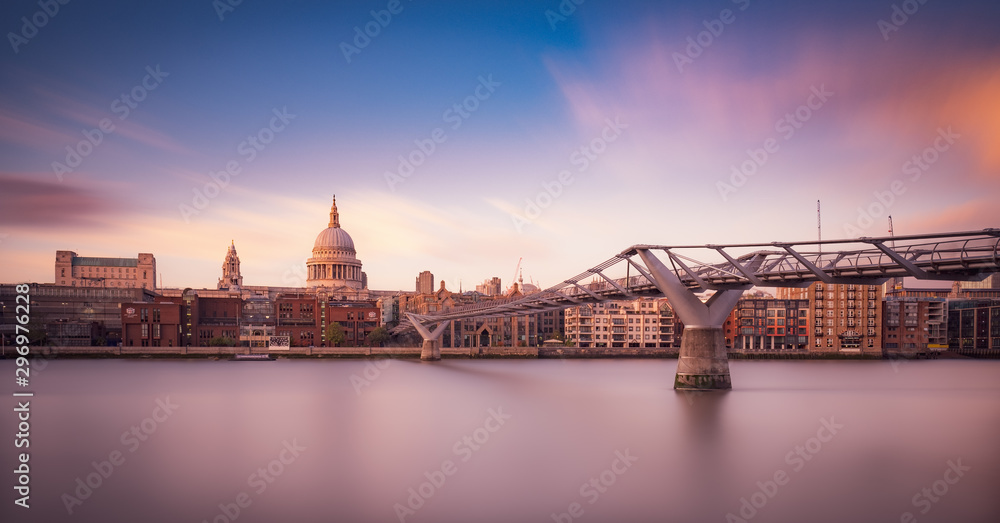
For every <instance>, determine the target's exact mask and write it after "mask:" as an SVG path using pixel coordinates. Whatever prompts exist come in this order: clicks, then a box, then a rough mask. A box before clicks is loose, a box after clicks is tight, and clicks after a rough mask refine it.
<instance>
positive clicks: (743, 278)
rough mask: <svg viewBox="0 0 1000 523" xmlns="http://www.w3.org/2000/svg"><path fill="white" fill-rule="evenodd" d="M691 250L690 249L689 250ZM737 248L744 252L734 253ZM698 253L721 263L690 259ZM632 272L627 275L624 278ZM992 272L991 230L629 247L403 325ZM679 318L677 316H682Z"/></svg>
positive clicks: (999, 241) (998, 260)
mask: <svg viewBox="0 0 1000 523" xmlns="http://www.w3.org/2000/svg"><path fill="white" fill-rule="evenodd" d="M692 251H698V252H695V254H691V252H692ZM741 251H743V252H745V251H749V252H745V253H744V254H737V253H739V252H741ZM699 252H700V254H699ZM706 256H709V257H713V258H716V259H720V258H721V260H722V261H715V262H705V261H700V260H699V259H698V258H705V257H706ZM636 258H639V259H638V260H637V259H636ZM661 258H662V261H661ZM622 265H624V269H625V271H626V274H627V276H626V277H624V278H613V277H610V276H608V274H609V273H612V270H617V271H618V272H621V270H622ZM633 271H634V273H635V275H631V274H632V273H633ZM997 271H1000V229H997V228H990V229H984V230H982V231H970V232H955V233H938V234H918V235H910V236H896V237H879V238H869V237H865V238H858V239H854V240H826V241H821V242H817V241H805V242H772V243H742V244H729V245H711V244H710V245H675V246H669V245H633V246H631V247H629V248H628V249H625V250H624V251H622V252H621V253H619V254H617V255H615V256H614V257H612V258H610V259H608V260H606V261H604V262H602V263H600V264H598V265H596V266H594V267H591V268H590V269H587V270H586V271H584V272H582V273H580V274H577V275H576V276H573V277H571V278H568V279H566V280H564V281H562V282H561V283H559V284H557V285H553V286H552V287H549V288H547V289H544V290H542V291H539V292H534V293H531V294H527V295H522V296H517V297H512V298H501V299H494V300H487V301H483V302H481V303H474V304H471V305H465V306H460V307H455V308H453V309H449V310H447V311H444V312H441V313H436V314H424V315H420V314H408V315H407V316H408V317H409V319H410V322H413V321H414V320H416V321H418V322H420V323H424V324H432V323H437V322H440V321H447V320H457V319H463V318H472V317H479V318H489V317H509V316H521V315H526V314H535V313H538V312H543V311H549V310H557V309H564V308H567V307H575V306H578V305H585V304H591V303H601V302H607V301H611V300H632V299H636V298H639V297H644V296H663V295H667V297H668V298H669V299H671V305H680V303H676V304H675V302H676V301H677V298H679V296H678V295H677V291H678V290H679V287H676V286H675V285H677V284H679V285H680V286H682V287H683V288H684V289H687V291H688V293H687V294H688V295H689V296H692V297H694V296H695V294H696V293H713V294H719V295H720V296H716V297H715V299H714V301H718V298H721V295H722V294H728V295H732V294H735V293H726V292H720V291H728V290H733V291H735V290H740V291H742V290H745V289H749V288H750V287H753V286H757V287H806V286H808V285H810V284H812V283H814V282H823V283H829V284H840V283H847V284H862V285H875V284H881V283H883V282H885V281H887V280H889V279H891V278H895V277H906V276H912V277H914V278H918V279H923V280H961V281H977V280H981V279H983V278H985V277H986V276H988V275H989V274H990V273H993V272H997ZM668 281H669V283H668ZM670 284H673V285H670ZM667 285H669V286H672V287H674V289H673V292H668V290H667V289H666V288H665V286H667ZM684 299H686V298H684ZM712 301H713V298H709V299H708V302H706V303H709V304H711V302H712ZM723 301H726V302H729V301H733V300H731V299H727V300H723ZM732 304H733V305H734V304H735V301H733V303H732ZM726 305H727V307H721V308H729V309H731V308H732V307H731V306H730V305H731V304H729V303H726ZM678 312H680V311H678ZM726 314H728V310H727V311H726ZM713 316H716V315H715V314H713ZM681 319H682V320H684V318H683V315H682V318H681ZM713 319H714V318H713ZM712 323H715V322H714V321H712ZM411 328H413V325H412V324H411V323H403V324H401V325H400V326H399V327H397V328H396V329H395V330H394V332H396V333H398V332H402V331H405V330H409V329H411Z"/></svg>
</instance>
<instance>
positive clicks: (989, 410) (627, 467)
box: [0, 360, 1000, 523]
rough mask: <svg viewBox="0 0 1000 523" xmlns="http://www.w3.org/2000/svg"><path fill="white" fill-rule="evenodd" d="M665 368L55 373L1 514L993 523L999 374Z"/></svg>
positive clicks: (116, 364) (551, 363) (922, 369)
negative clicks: (28, 504) (708, 386)
mask: <svg viewBox="0 0 1000 523" xmlns="http://www.w3.org/2000/svg"><path fill="white" fill-rule="evenodd" d="M675 365H676V361H673V360H490V361H473V360H445V361H443V362H440V363H434V364H427V363H421V362H417V361H412V360H409V361H407V360H404V361H387V362H379V365H378V366H376V365H374V364H373V363H372V362H369V361H364V360H352V361H276V362H271V363H234V362H210V361H55V362H53V363H52V364H50V366H49V367H48V368H47V369H46V370H45V371H44V372H43V373H40V374H39V375H38V376H37V377H35V379H34V383H33V384H34V385H35V386H36V387H37V389H36V390H37V392H38V396H37V397H36V398H34V399H33V400H32V401H33V403H32V440H31V444H32V447H31V451H32V457H31V467H32V497H31V500H32V505H33V506H32V508H31V509H30V510H27V511H25V510H23V509H18V510H14V509H13V508H12V504H11V503H10V501H9V500H8V501H7V502H5V503H4V504H3V505H2V507H3V508H0V519H2V520H3V521H39V522H41V521H45V522H49V521H53V522H57V521H101V522H107V521H164V522H167V521H169V522H178V521H192V522H201V521H220V522H222V521H227V520H229V521H231V520H233V516H234V515H235V520H236V521H240V522H244V521H246V522H258V521H259V522H274V521H359V522H364V521H385V522H392V521H400V516H402V518H403V520H404V521H406V522H415V523H419V522H422V521H427V522H432V521H433V522H438V521H442V522H449V521H456V522H458V521H470V520H474V521H485V522H488V521H554V520H558V521H567V519H566V518H570V519H569V520H572V521H592V522H603V521H726V520H727V515H728V514H732V515H733V517H734V518H742V519H746V520H748V521H749V520H754V521H838V522H840V521H899V520H900V517H901V515H903V514H904V513H905V512H907V511H910V512H913V513H914V515H915V517H916V518H917V519H919V520H920V521H973V522H975V521H996V520H998V515H1000V506H998V502H997V501H996V499H997V498H996V496H995V492H996V490H997V487H998V486H1000V450H998V447H997V445H996V441H1000V379H998V378H1000V364H997V363H995V362H962V361H937V362H912V363H909V364H907V365H906V366H903V367H900V368H893V367H892V366H891V364H890V362H766V361H753V362H742V361H740V362H732V374H733V381H734V384H735V387H736V388H734V389H733V390H732V391H729V392H711V393H701V392H680V393H679V392H675V391H674V390H672V388H671V385H672V382H673V372H674V368H675ZM7 370H12V366H11V362H9V361H4V362H0V372H3V371H7ZM167 397H169V401H171V402H173V403H176V404H177V405H178V406H179V407H178V408H177V409H176V411H175V412H173V413H172V414H170V416H169V417H167V418H165V419H162V420H161V421H158V422H156V423H155V425H151V424H149V423H147V424H146V426H145V428H146V429H149V430H148V432H149V433H148V434H145V433H144V435H145V436H146V439H145V440H142V441H141V442H140V444H139V445H137V446H135V448H134V451H132V450H130V449H132V448H133V446H134V445H131V444H130V445H126V444H125V443H123V440H122V434H123V433H127V432H128V431H129V430H130V429H131V427H133V426H138V427H139V430H140V431H142V430H143V423H144V420H146V419H148V418H154V417H156V414H155V409H156V407H157V400H161V401H162V400H163V399H164V398H167ZM161 414H162V413H161ZM159 417H160V418H163V416H162V415H160V416H159ZM491 420H492V421H491ZM824 420H827V422H828V423H835V424H836V425H838V426H842V429H838V430H837V432H836V433H835V434H833V433H831V432H830V431H829V429H827V430H826V432H823V430H824V429H823V427H824ZM13 421H14V420H13V417H12V416H10V415H5V416H2V417H0V431H2V432H3V433H5V434H12V433H13V432H14V431H15V429H16V426H15V425H14V423H13ZM501 421H502V423H501ZM826 426H829V425H826ZM140 433H142V432H140ZM292 448H294V449H297V450H296V452H294V453H293V452H292V451H291V450H290V449H292ZM797 449H803V450H801V451H798V450H797ZM11 450H12V449H8V451H5V452H4V453H3V454H2V458H3V463H2V466H4V467H10V469H9V470H12V469H13V468H14V467H15V462H14V454H13V452H11ZM115 451H119V452H121V453H122V456H123V459H124V461H123V463H121V464H120V465H115V466H114V468H113V471H112V472H111V473H110V474H107V477H103V476H100V472H101V470H104V471H107V468H106V467H104V465H103V463H104V462H106V461H107V462H110V461H111V460H110V458H111V453H112V452H115ZM803 453H804V454H803ZM293 454H294V455H293ZM806 457H808V459H806ZM957 459H961V460H962V464H963V465H964V466H968V467H971V468H970V470H968V471H967V472H966V473H965V475H964V476H962V477H961V478H960V479H959V481H958V482H956V483H954V484H948V491H947V493H946V495H944V496H938V498H939V501H937V502H934V503H933V504H932V505H931V507H930V508H929V509H927V513H926V514H923V513H921V512H920V510H921V509H923V508H926V506H925V505H923V504H921V505H920V506H915V505H914V503H913V498H914V495H916V494H918V493H920V492H921V489H922V488H924V487H928V488H933V486H934V485H935V482H937V481H944V480H943V478H944V477H945V476H944V474H945V473H946V469H947V468H948V463H949V460H952V461H953V460H957ZM95 464H96V468H95ZM102 467H103V468H102ZM95 473H96V474H98V476H100V477H98V478H97V479H94V477H91V480H92V482H93V483H95V484H96V483H97V481H98V479H99V480H100V485H99V486H97V487H95V488H90V493H89V495H88V496H87V497H86V498H85V499H83V495H84V494H87V488H80V487H79V483H78V482H77V478H80V480H81V481H82V482H83V484H84V485H86V482H87V478H88V476H92V475H93V474H95ZM782 474H783V475H782ZM952 474H954V473H952ZM949 477H951V476H949ZM776 478H778V479H777V480H776ZM779 481H780V483H781V484H778V483H779ZM771 482H774V486H773V487H772V484H771ZM941 485H942V483H938V489H939V490H940V489H941V488H942V487H941ZM77 489H79V493H78V492H77ZM64 494H66V495H68V496H70V497H73V498H77V499H79V501H80V502H81V503H80V504H73V505H72V507H71V508H72V509H73V514H72V515H70V514H68V510H67V508H66V506H67V502H66V498H65V497H64V496H63V495H64ZM241 496H242V497H241ZM744 500H745V501H744ZM747 504H749V507H750V508H747ZM400 509H402V510H400ZM741 510H742V512H741ZM237 511H238V515H237ZM751 513H752V515H751V516H750V517H747V516H748V515H750V514H751Z"/></svg>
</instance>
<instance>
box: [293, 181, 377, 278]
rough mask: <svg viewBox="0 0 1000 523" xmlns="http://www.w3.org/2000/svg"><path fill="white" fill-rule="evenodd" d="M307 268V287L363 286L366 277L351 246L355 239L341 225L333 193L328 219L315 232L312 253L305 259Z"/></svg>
mask: <svg viewBox="0 0 1000 523" xmlns="http://www.w3.org/2000/svg"><path fill="white" fill-rule="evenodd" d="M306 272H307V278H306V282H307V283H306V285H307V287H310V288H315V287H329V288H342V287H348V288H352V289H364V288H365V287H366V280H367V278H366V276H365V273H364V272H362V270H361V260H359V259H358V258H357V251H355V250H354V240H352V239H351V235H350V234H347V231H345V230H344V229H341V228H340V213H338V212H337V199H336V197H334V199H333V205H332V206H331V207H330V223H329V225H328V226H327V228H326V229H323V230H322V231H320V233H319V235H317V236H316V243H314V244H313V250H312V257H311V258H309V259H308V260H306Z"/></svg>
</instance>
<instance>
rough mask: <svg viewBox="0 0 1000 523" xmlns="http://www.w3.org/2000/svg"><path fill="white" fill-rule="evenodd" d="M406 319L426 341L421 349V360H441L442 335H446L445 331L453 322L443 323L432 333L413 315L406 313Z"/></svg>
mask: <svg viewBox="0 0 1000 523" xmlns="http://www.w3.org/2000/svg"><path fill="white" fill-rule="evenodd" d="M406 317H407V318H408V319H409V320H410V323H412V324H413V327H414V328H415V329H417V332H419V333H420V337H422V338H423V339H424V344H423V346H422V347H421V348H420V359H421V360H424V361H438V360H440V359H441V335H442V334H444V331H445V329H447V328H448V325H449V324H451V320H448V321H444V322H441V324H440V325H438V326H437V327H436V328H435V329H434V331H433V332H432V331H431V330H430V329H428V328H427V327H426V326H424V325H422V324H421V323H420V321H419V320H417V319H416V318H415V317H414V316H413V315H412V314H410V313H406Z"/></svg>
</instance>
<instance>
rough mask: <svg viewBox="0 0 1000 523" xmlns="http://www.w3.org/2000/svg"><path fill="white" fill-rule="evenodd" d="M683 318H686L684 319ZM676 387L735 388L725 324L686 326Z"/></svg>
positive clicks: (678, 360)
mask: <svg viewBox="0 0 1000 523" xmlns="http://www.w3.org/2000/svg"><path fill="white" fill-rule="evenodd" d="M681 321H684V320H683V318H682V319H681ZM674 388H675V389H697V390H709V389H731V388H733V383H732V381H731V379H730V377H729V360H728V359H727V358H726V338H725V335H724V334H723V333H722V327H687V326H685V327H684V336H683V337H682V338H681V351H680V355H679V357H678V358H677V376H676V377H675V378H674Z"/></svg>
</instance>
